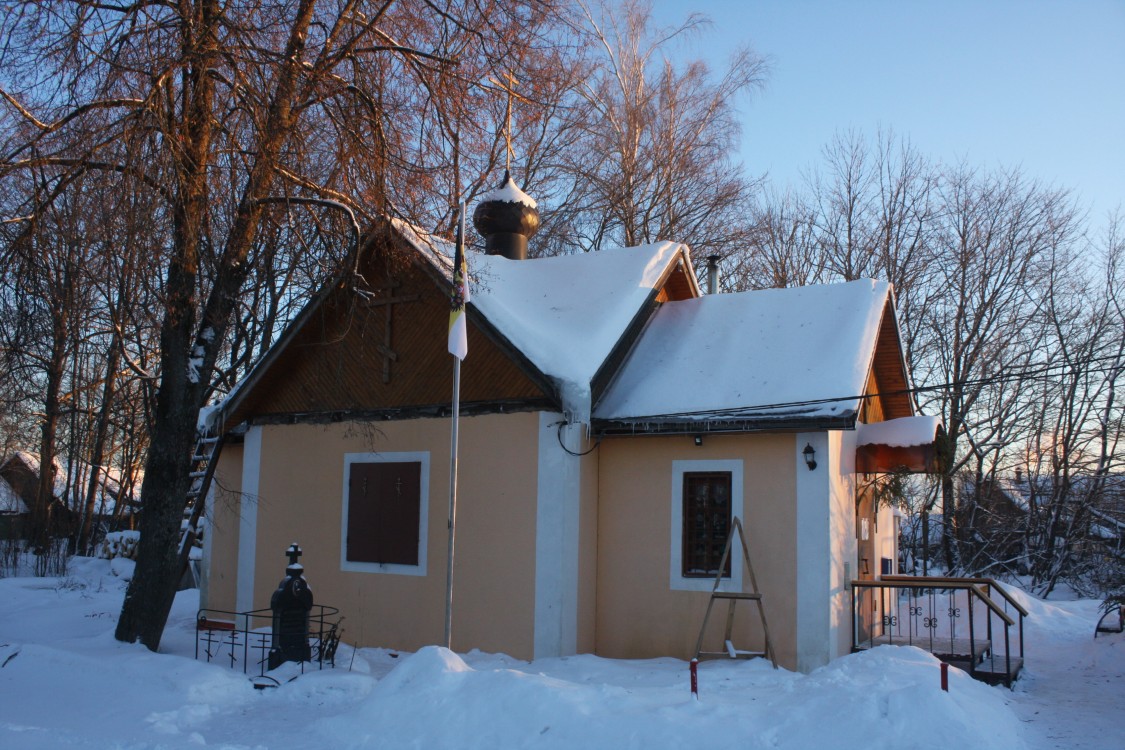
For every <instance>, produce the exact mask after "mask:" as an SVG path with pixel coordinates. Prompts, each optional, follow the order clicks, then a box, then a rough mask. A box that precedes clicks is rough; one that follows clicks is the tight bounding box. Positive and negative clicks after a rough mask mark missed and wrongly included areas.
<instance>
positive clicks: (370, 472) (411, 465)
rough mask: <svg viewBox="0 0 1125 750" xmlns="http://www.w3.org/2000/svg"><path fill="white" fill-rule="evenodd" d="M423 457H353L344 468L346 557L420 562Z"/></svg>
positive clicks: (358, 560)
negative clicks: (361, 459)
mask: <svg viewBox="0 0 1125 750" xmlns="http://www.w3.org/2000/svg"><path fill="white" fill-rule="evenodd" d="M421 489H422V463H421V462H419V461H380V462H374V463H352V464H350V465H349V472H348V502H347V531H346V539H345V560H346V561H347V562H352V563H377V564H380V565H414V566H416V565H418V564H419V536H420V524H419V518H420V513H421V504H422V492H421Z"/></svg>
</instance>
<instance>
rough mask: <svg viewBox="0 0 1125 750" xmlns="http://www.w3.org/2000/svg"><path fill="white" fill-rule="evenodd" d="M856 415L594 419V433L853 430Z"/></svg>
mask: <svg viewBox="0 0 1125 750" xmlns="http://www.w3.org/2000/svg"><path fill="white" fill-rule="evenodd" d="M855 422H856V413H855V412H854V411H853V412H848V413H846V414H841V415H839V416H833V417H826V416H807V417H801V416H798V415H794V414H784V415H778V416H776V417H766V416H759V417H754V418H746V417H742V418H739V417H730V418H727V419H721V418H720V419H684V418H667V417H647V418H644V417H642V418H637V419H630V420H606V419H595V420H594V424H593V433H594V434H595V435H597V436H599V437H602V436H609V435H699V434H715V433H738V432H778V431H817V430H854V429H855Z"/></svg>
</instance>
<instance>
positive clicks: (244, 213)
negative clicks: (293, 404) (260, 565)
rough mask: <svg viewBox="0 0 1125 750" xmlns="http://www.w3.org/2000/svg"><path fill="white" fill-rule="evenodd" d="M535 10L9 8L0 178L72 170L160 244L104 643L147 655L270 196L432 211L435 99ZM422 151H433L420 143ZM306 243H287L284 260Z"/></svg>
mask: <svg viewBox="0 0 1125 750" xmlns="http://www.w3.org/2000/svg"><path fill="white" fill-rule="evenodd" d="M549 11H550V6H549V4H548V3H546V2H526V3H500V2H491V1H490V2H486V3H483V4H482V3H479V2H466V3H458V2H450V3H445V4H441V5H435V4H432V3H428V2H423V1H421V0H420V1H418V2H409V1H408V0H403V1H402V2H397V3H396V2H393V0H384V1H383V2H365V1H362V0H343V1H342V2H338V3H323V2H318V1H317V0H291V1H290V2H285V3H281V4H277V3H244V4H240V5H237V6H232V5H224V4H222V3H220V2H218V0H194V1H191V2H183V3H178V4H167V3H133V4H126V5H113V4H105V3H93V2H87V1H86V0H57V1H55V2H48V3H40V2H34V3H32V2H28V3H15V4H12V5H11V6H9V8H8V10H7V12H6V13H5V16H4V18H3V21H2V28H0V32H2V34H0V38H2V39H3V40H4V42H5V46H4V48H3V49H2V50H0V66H2V67H3V68H4V69H5V70H6V71H7V72H8V73H7V75H6V76H5V77H4V79H3V81H4V90H3V92H2V94H3V98H4V100H5V105H6V106H7V108H8V112H9V115H8V119H7V120H6V122H5V128H4V132H3V134H2V140H0V155H2V159H0V179H3V180H5V181H11V180H17V179H19V178H20V175H27V174H32V173H34V174H37V175H42V180H44V181H45V182H46V184H47V192H48V193H49V195H50V196H51V200H61V199H62V198H61V197H62V196H64V195H65V194H66V193H67V190H68V189H69V187H70V186H71V183H72V182H73V181H74V180H75V179H77V178H78V177H79V176H80V175H83V174H86V173H90V172H103V173H106V174H110V175H114V176H116V178H117V179H118V181H119V184H120V185H121V186H122V187H124V188H127V189H130V190H145V191H147V192H148V193H149V194H151V195H153V196H156V197H158V198H159V201H160V203H159V205H158V206H156V207H155V208H154V213H153V214H152V215H150V216H148V217H146V221H148V223H149V225H150V226H151V227H152V229H153V231H154V232H156V233H157V234H158V235H159V236H161V237H162V238H163V242H162V243H161V246H160V247H159V252H158V256H157V263H156V266H155V267H156V268H157V269H158V270H159V273H160V276H161V278H160V283H159V288H158V289H157V292H158V301H159V308H158V309H159V311H160V320H159V344H158V349H157V352H155V355H156V357H157V361H155V362H150V363H149V365H150V367H151V372H150V373H148V374H151V375H152V376H153V377H155V378H157V380H156V381H155V382H156V383H157V384H158V385H157V387H156V389H155V393H154V396H153V401H152V413H151V423H150V428H151V430H150V434H151V444H150V446H149V450H148V454H147V461H146V466H145V472H144V482H143V486H142V497H143V502H142V508H143V510H142V514H141V521H140V526H141V532H142V533H141V543H140V548H139V553H138V565H137V573H136V575H135V577H134V578H133V580H132V582H131V584H130V587H129V591H128V592H127V594H126V597H125V603H124V607H123V610H122V614H121V618H120V620H119V622H118V628H117V637H118V638H119V639H121V640H126V641H134V640H140V641H142V642H143V643H145V644H146V645H147V646H148V647H150V648H153V649H155V648H156V647H157V646H158V644H159V642H160V636H161V633H162V631H163V627H164V623H165V620H166V618H167V613H168V610H169V608H170V606H171V601H172V595H173V593H174V581H175V578H176V577H177V575H178V569H177V554H176V552H177V550H176V548H177V540H178V538H179V527H180V517H181V513H182V508H183V498H184V497H185V496H186V493H187V490H188V485H189V479H188V469H189V465H190V464H189V459H190V456H191V454H192V448H193V443H194V439H195V424H196V416H197V414H198V412H199V410H200V407H201V406H202V405H203V404H204V403H205V401H206V399H207V398H208V396H209V394H210V393H211V390H212V387H213V381H214V377H215V373H216V368H217V365H218V364H219V362H220V357H221V356H223V353H224V351H229V350H228V349H225V346H226V344H225V342H226V340H227V332H228V330H229V326H230V323H231V321H232V319H233V317H234V313H235V312H236V310H238V309H239V307H240V305H241V302H242V300H243V299H244V292H245V289H246V286H247V283H248V281H249V280H250V274H251V270H252V269H253V268H254V265H253V264H254V263H255V262H258V261H260V260H262V259H263V258H265V257H266V255H268V253H267V254H266V255H262V254H261V253H259V254H258V255H255V248H257V247H258V246H259V240H260V239H261V236H262V235H261V228H262V226H263V221H264V219H265V218H266V217H267V215H269V214H270V211H271V209H272V208H273V207H276V206H277V205H279V203H278V201H279V200H283V199H285V198H289V199H290V200H289V203H290V205H293V206H295V208H294V215H296V214H297V213H307V212H308V211H309V210H310V204H314V205H316V206H319V207H320V208H321V209H322V211H321V212H322V213H323V212H324V211H329V212H331V211H341V212H344V213H350V215H351V216H352V217H354V218H355V219H356V220H357V221H358V220H364V221H365V223H370V222H373V221H375V220H376V215H377V214H380V213H386V212H387V211H390V210H392V205H391V203H390V202H389V199H388V196H389V195H390V194H391V193H392V192H393V193H394V195H395V201H396V205H398V206H399V210H406V211H412V212H414V213H415V215H423V214H424V213H425V212H426V211H432V210H433V209H434V204H435V203H439V204H442V206H448V205H449V204H450V203H451V201H450V200H449V199H448V197H447V198H446V199H444V200H439V201H434V199H433V196H434V194H435V193H437V192H438V191H437V190H435V189H434V188H435V187H440V185H441V182H442V179H443V178H442V177H441V175H443V174H448V172H447V171H444V169H445V167H446V165H445V163H444V161H445V160H446V158H447V156H448V154H449V148H448V141H442V140H441V139H440V137H439V136H438V135H435V132H436V131H435V130H434V128H433V119H432V115H433V113H434V112H435V111H436V110H439V109H441V108H442V107H444V106H446V105H448V103H449V102H450V98H449V97H448V93H449V92H450V91H453V90H455V89H458V90H459V93H463V92H464V90H465V89H466V88H471V87H472V85H471V84H470V85H469V86H466V85H465V84H464V83H462V84H460V86H458V87H455V86H454V84H453V83H452V82H450V81H449V80H448V79H449V77H450V76H451V75H454V73H453V71H454V69H459V70H460V71H461V72H460V73H459V74H460V75H464V76H465V77H466V79H467V80H469V81H472V80H474V79H473V76H474V75H476V74H477V73H478V72H479V70H480V69H481V68H487V67H489V66H490V65H496V66H498V65H499V63H500V61H501V59H502V56H503V54H504V52H505V51H506V50H508V49H511V48H513V47H516V46H518V45H519V44H521V43H524V44H526V43H527V42H528V41H529V39H530V38H531V36H530V35H531V34H532V31H531V27H530V26H529V20H531V21H543V20H545V19H546V16H545V15H544V14H545V13H548V12H549ZM467 61H473V64H472V65H470V64H468V62H467ZM455 63H457V64H456V65H455ZM466 69H467V70H466ZM443 94H445V96H443ZM414 126H420V127H418V128H417V129H411V128H413V127H414ZM439 135H440V134H439ZM435 138H437V139H438V140H437V141H435V140H434V139H435ZM435 142H436V143H437V144H438V145H442V144H445V148H442V149H431V148H430V146H431V145H432V144H433V143H435ZM435 160H436V163H435ZM451 183H452V181H447V182H446V185H447V186H448V185H450V184H451ZM16 192H17V193H18V192H19V191H16ZM452 192H454V191H448V190H447V191H446V195H447V196H449V195H451V193H452ZM420 196H428V197H425V198H423V197H420ZM50 202H51V201H49V200H44V199H40V200H39V201H38V202H36V203H34V204H33V203H30V202H29V201H28V200H27V199H24V200H23V204H22V206H20V208H21V210H22V211H24V212H25V213H27V214H29V215H38V214H39V213H42V211H43V210H44V207H45V206H48V205H49V204H50ZM17 203H18V201H16V202H14V203H13V204H12V205H13V206H15V205H16V204H17ZM280 205H284V202H283V203H282V204H280ZM403 206H405V208H402V207H403ZM438 210H442V209H438ZM445 210H447V209H445ZM291 226H293V227H297V228H307V227H308V226H309V224H307V223H295V224H292V225H291ZM305 246H306V245H303V244H302V243H301V242H299V241H297V240H296V239H295V238H294V239H290V240H289V241H288V242H287V243H286V247H287V248H289V250H290V251H291V252H294V251H296V252H299V251H300V250H301V249H302V248H303V247H305ZM340 246H344V247H346V246H347V243H346V241H343V238H341V239H340V240H338V241H337V242H336V243H334V247H340ZM341 255H342V253H340V252H336V253H335V257H336V259H337V261H339V260H340V256H341ZM329 263H331V261H330V260H329ZM267 297H268V295H267ZM270 328H272V324H271V323H270V322H268V321H267V322H266V323H265V324H264V326H263V329H262V331H260V334H261V335H260V336H259V338H260V339H261V340H266V341H268V330H269V329H270Z"/></svg>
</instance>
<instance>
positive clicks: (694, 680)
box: [691, 659, 699, 700]
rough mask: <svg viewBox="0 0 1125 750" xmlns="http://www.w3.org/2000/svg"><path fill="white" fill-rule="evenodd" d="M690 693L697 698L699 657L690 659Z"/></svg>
mask: <svg viewBox="0 0 1125 750" xmlns="http://www.w3.org/2000/svg"><path fill="white" fill-rule="evenodd" d="M691 695H692V697H693V698H695V699H696V700H699V659H692V660H691Z"/></svg>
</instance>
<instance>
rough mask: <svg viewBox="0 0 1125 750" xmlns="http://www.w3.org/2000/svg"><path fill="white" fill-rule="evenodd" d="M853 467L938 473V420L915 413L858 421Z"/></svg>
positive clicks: (864, 470) (864, 471)
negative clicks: (914, 414)
mask: <svg viewBox="0 0 1125 750" xmlns="http://www.w3.org/2000/svg"><path fill="white" fill-rule="evenodd" d="M858 430H859V436H858V438H857V440H856V449H855V470H856V471H857V472H859V473H861V474H885V473H890V472H896V471H906V472H909V473H912V474H940V473H941V471H942V468H941V467H942V464H943V463H944V462H943V460H942V458H941V451H940V450H939V446H940V441H939V436H940V434H941V432H942V426H941V420H940V419H939V418H937V417H928V416H916V417H903V418H901V419H890V420H887V421H886V422H876V423H874V424H861V425H859V428H858Z"/></svg>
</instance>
